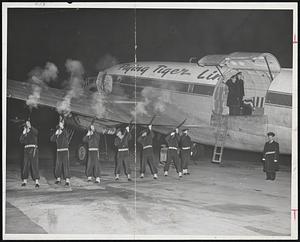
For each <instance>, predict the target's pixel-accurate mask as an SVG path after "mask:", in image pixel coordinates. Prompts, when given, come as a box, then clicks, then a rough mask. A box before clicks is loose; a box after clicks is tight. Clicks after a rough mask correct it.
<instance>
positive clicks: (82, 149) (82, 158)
mask: <svg viewBox="0 0 300 242" xmlns="http://www.w3.org/2000/svg"><path fill="white" fill-rule="evenodd" d="M76 155H77V160H78V162H79V163H80V164H85V163H86V161H87V156H88V150H87V147H86V145H84V144H80V145H78V147H77V150H76Z"/></svg>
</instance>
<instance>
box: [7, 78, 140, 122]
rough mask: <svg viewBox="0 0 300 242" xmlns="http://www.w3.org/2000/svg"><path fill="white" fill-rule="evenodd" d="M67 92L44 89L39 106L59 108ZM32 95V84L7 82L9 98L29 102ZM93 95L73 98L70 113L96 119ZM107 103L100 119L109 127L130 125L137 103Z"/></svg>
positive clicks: (111, 100)
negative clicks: (123, 124)
mask: <svg viewBox="0 0 300 242" xmlns="http://www.w3.org/2000/svg"><path fill="white" fill-rule="evenodd" d="M66 93H67V91H66V90H61V89H57V88H51V87H46V88H45V87H43V88H42V90H41V93H40V98H39V100H38V102H37V104H38V105H42V106H47V107H50V108H54V109H56V108H57V105H58V103H60V102H61V101H62V100H63V99H64V97H65V95H66ZM31 94H32V87H31V84H30V83H27V82H20V81H14V80H8V81H7V97H8V98H14V99H19V100H23V101H27V99H28V96H29V95H31ZM92 94H93V93H91V92H89V91H84V92H83V94H81V95H79V96H77V97H76V98H73V99H72V100H71V103H70V111H71V112H72V114H77V115H82V116H86V117H94V116H96V115H95V111H94V108H95V105H94V103H93V99H92ZM103 101H104V102H105V112H104V113H103V116H102V117H101V118H100V120H101V119H102V121H103V122H104V121H105V123H106V124H107V125H114V124H118V123H119V124H120V123H128V122H130V120H131V119H132V115H131V113H130V110H134V105H135V102H133V101H130V100H128V99H125V98H123V99H120V97H117V98H114V97H113V96H110V97H106V98H105V99H103Z"/></svg>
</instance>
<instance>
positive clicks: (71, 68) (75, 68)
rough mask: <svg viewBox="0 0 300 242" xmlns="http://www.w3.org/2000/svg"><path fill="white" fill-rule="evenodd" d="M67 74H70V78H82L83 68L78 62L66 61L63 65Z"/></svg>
mask: <svg viewBox="0 0 300 242" xmlns="http://www.w3.org/2000/svg"><path fill="white" fill-rule="evenodd" d="M65 67H66V69H67V72H69V73H71V77H72V76H77V77H83V75H84V68H83V65H82V64H81V62H80V61H78V60H72V59H67V60H66V63H65Z"/></svg>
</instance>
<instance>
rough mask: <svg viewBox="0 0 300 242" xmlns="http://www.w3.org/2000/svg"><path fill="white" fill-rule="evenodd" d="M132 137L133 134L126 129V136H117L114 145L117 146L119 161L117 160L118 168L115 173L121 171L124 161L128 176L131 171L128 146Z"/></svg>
mask: <svg viewBox="0 0 300 242" xmlns="http://www.w3.org/2000/svg"><path fill="white" fill-rule="evenodd" d="M131 138H132V136H131V134H130V133H129V132H128V131H127V130H126V131H125V134H124V137H123V138H122V139H120V138H119V137H116V138H115V143H114V145H115V146H116V147H117V149H118V151H117V162H116V169H115V173H116V174H120V173H121V167H122V164H123V163H124V167H125V174H126V175H127V176H128V175H130V173H131V169H130V157H129V148H128V141H129V140H130V139H131Z"/></svg>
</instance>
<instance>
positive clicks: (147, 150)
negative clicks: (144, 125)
mask: <svg viewBox="0 0 300 242" xmlns="http://www.w3.org/2000/svg"><path fill="white" fill-rule="evenodd" d="M153 138H154V133H153V131H152V125H151V124H150V125H149V126H148V129H147V130H144V131H143V132H142V135H141V136H140V137H139V138H138V140H137V141H138V142H139V143H140V144H141V145H142V146H143V151H142V160H141V176H140V178H144V176H145V171H146V163H148V164H149V167H150V171H151V173H152V175H153V178H154V179H157V168H156V166H155V165H154V155H153V147H152V141H153Z"/></svg>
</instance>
